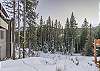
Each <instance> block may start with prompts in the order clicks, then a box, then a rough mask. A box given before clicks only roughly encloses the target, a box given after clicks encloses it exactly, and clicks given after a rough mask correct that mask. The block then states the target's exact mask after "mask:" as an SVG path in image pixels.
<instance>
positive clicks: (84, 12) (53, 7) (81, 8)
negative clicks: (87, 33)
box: [37, 0, 100, 27]
mask: <svg viewBox="0 0 100 71" xmlns="http://www.w3.org/2000/svg"><path fill="white" fill-rule="evenodd" d="M99 2H100V0H39V4H38V7H37V12H38V13H39V16H43V19H44V20H46V19H47V18H48V16H51V18H52V19H58V20H60V21H61V23H62V25H63V26H64V24H65V22H66V18H67V17H68V18H70V15H71V12H72V11H73V12H74V16H75V17H76V21H77V23H78V26H79V27H80V26H81V25H82V23H83V21H84V18H87V20H88V21H89V23H91V24H92V26H97V25H98V23H99V20H100V19H99Z"/></svg>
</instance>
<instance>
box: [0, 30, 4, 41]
mask: <svg viewBox="0 0 100 71" xmlns="http://www.w3.org/2000/svg"><path fill="white" fill-rule="evenodd" d="M0 32H1V35H0V38H1V39H4V31H2V30H1V31H0Z"/></svg>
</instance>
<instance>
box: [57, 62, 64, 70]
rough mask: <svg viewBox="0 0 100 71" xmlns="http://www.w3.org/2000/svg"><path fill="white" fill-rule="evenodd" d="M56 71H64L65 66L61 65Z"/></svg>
mask: <svg viewBox="0 0 100 71" xmlns="http://www.w3.org/2000/svg"><path fill="white" fill-rule="evenodd" d="M56 71H64V65H63V64H61V63H59V64H58V65H57V66H56Z"/></svg>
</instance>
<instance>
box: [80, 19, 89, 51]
mask: <svg viewBox="0 0 100 71" xmlns="http://www.w3.org/2000/svg"><path fill="white" fill-rule="evenodd" d="M83 23H84V24H83V25H82V31H81V35H80V51H83V50H84V51H86V50H85V49H84V48H85V44H86V42H87V40H88V24H89V23H88V22H87V19H86V18H85V20H84V22H83Z"/></svg>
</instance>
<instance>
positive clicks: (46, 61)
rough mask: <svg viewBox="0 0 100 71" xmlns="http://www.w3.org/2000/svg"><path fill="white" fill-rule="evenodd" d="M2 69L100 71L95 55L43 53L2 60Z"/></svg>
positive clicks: (19, 70) (6, 70)
mask: <svg viewBox="0 0 100 71" xmlns="http://www.w3.org/2000/svg"><path fill="white" fill-rule="evenodd" d="M0 71H98V68H97V67H96V65H95V64H94V62H93V57H87V56H80V55H74V56H68V55H61V54H49V53H47V54H44V53H42V54H40V57H30V58H25V59H19V60H15V61H14V60H7V61H2V62H1V70H0Z"/></svg>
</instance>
